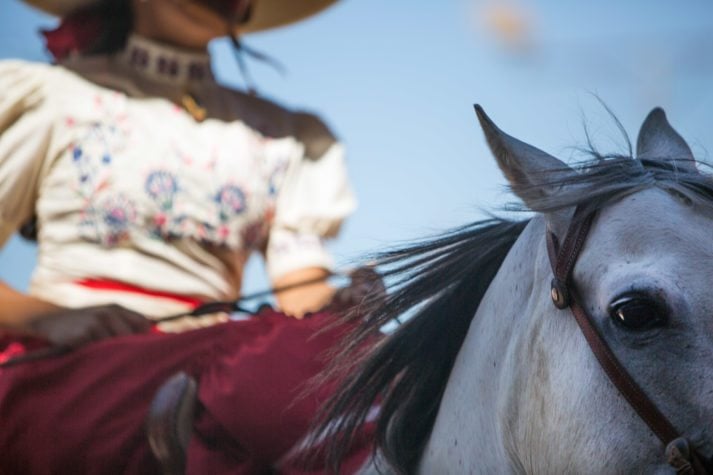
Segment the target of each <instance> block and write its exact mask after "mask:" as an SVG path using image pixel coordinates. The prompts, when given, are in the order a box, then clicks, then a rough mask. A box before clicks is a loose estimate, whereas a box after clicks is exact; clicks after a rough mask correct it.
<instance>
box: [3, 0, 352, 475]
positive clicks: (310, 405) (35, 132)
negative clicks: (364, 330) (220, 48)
mask: <svg viewBox="0 0 713 475" xmlns="http://www.w3.org/2000/svg"><path fill="white" fill-rule="evenodd" d="M28 1H29V0H28ZM29 3H31V4H33V5H34V6H36V7H39V8H41V9H43V10H45V11H47V12H50V13H53V14H55V15H58V16H60V17H62V19H63V20H62V23H61V25H60V26H59V28H58V29H57V30H55V31H54V32H49V33H47V34H46V37H47V40H48V49H49V50H50V51H51V52H53V54H54V55H55V56H56V58H57V64H55V65H44V64H33V63H26V62H22V61H3V62H1V63H0V243H2V242H5V241H6V239H7V238H8V237H9V236H10V235H11V234H12V233H13V232H15V231H17V230H18V229H20V228H21V227H22V226H23V225H24V224H26V223H27V222H29V221H31V220H35V222H36V225H37V231H38V232H37V237H38V261H37V268H36V269H35V272H34V274H33V278H32V282H31V286H30V290H29V293H28V294H24V293H20V292H17V291H16V290H14V289H12V288H10V287H9V286H7V285H5V284H0V324H2V326H3V327H5V328H7V329H10V330H11V331H12V337H11V338H10V339H9V341H10V344H9V345H6V348H7V350H6V357H7V355H8V354H9V353H13V354H17V353H21V352H22V351H24V349H23V348H24V347H27V346H33V345H37V344H38V343H37V340H32V339H31V340H29V342H28V340H26V339H25V340H20V339H18V338H17V336H18V335H22V336H25V337H32V338H35V339H41V340H42V341H45V342H49V343H50V344H52V345H56V346H61V347H72V348H75V347H79V346H81V345H83V344H84V343H87V342H96V343H93V344H92V345H88V346H83V347H81V348H78V349H76V350H75V351H73V352H72V353H70V354H68V355H66V356H63V357H61V358H51V359H47V360H42V361H38V362H34V363H31V364H26V365H19V366H13V367H8V368H2V369H0V420H2V421H3V430H2V431H0V432H1V433H0V447H1V448H2V451H1V452H2V454H3V455H2V456H0V472H3V473H5V472H6V471H7V472H12V471H21V472H25V473H36V472H37V473H41V472H46V471H48V470H51V471H52V472H53V473H59V472H61V471H62V470H67V471H69V472H71V473H82V472H93V473H110V472H112V471H118V472H122V473H124V472H142V471H144V468H145V467H147V466H151V465H150V462H148V461H149V460H153V459H152V458H151V456H150V453H149V451H148V448H147V446H146V443H145V440H144V438H143V435H142V432H141V430H140V429H141V427H142V422H143V418H144V417H145V414H146V410H147V407H148V404H149V402H150V399H151V396H152V395H153V393H154V392H155V390H156V389H157V388H158V387H159V386H160V384H161V383H162V382H163V381H164V380H165V379H166V378H168V377H169V376H170V375H171V374H173V373H175V372H176V371H185V372H187V373H189V374H190V375H192V376H193V377H195V378H197V379H198V380H199V391H198V399H199V406H198V407H199V410H198V412H197V415H196V420H195V424H194V427H196V431H197V433H198V434H199V435H200V436H199V437H194V438H193V439H192V441H191V445H190V447H189V449H188V469H189V471H194V472H195V473H209V472H210V473H217V472H220V471H228V472H231V473H236V472H239V471H244V472H245V473H255V472H257V471H261V470H266V469H268V468H269V469H274V468H275V467H276V466H278V465H279V464H278V460H279V459H280V458H281V457H283V456H284V455H285V453H286V452H287V450H288V449H289V448H290V447H291V446H292V445H293V444H294V443H295V442H296V441H297V440H298V439H299V437H300V436H301V435H303V433H304V430H305V429H306V427H307V425H308V423H309V419H310V418H311V416H312V415H313V413H314V411H315V410H316V408H317V407H318V405H319V401H320V399H319V398H318V397H317V396H316V395H315V397H314V398H302V399H298V400H297V402H294V399H295V396H296V395H297V394H298V393H299V391H300V390H301V389H303V388H302V383H303V382H304V381H305V380H306V379H308V378H310V377H311V376H313V375H314V374H316V373H317V372H319V370H320V369H321V367H322V363H323V362H322V360H321V359H320V358H318V357H317V355H318V354H320V353H321V352H322V351H323V350H324V349H326V348H328V347H329V346H330V345H331V344H332V343H333V342H334V339H335V338H336V337H337V334H340V332H339V331H337V330H328V331H326V332H322V333H319V335H318V336H317V337H313V334H314V333H315V332H316V331H317V330H320V329H323V328H324V327H325V326H326V325H328V323H330V322H331V321H332V316H331V314H330V313H328V312H322V313H316V314H315V313H314V312H316V311H318V310H319V309H322V308H324V307H325V306H327V305H328V304H329V303H330V302H331V301H333V299H334V298H335V291H334V289H333V288H331V287H330V286H329V285H328V284H326V283H325V282H324V281H320V282H315V281H316V280H319V279H321V278H324V277H327V276H328V275H329V273H330V266H331V259H330V257H329V255H328V253H327V252H326V251H325V248H324V245H323V241H324V239H326V238H330V237H333V236H334V235H336V233H337V231H338V229H339V227H340V224H341V223H342V221H343V219H344V218H345V217H346V216H347V215H348V214H349V213H351V211H352V210H353V208H354V205H355V203H354V198H353V196H352V192H351V189H350V186H349V183H348V180H347V177H346V172H345V166H344V161H343V148H342V146H341V145H340V144H339V143H338V142H337V140H336V139H335V138H334V136H333V135H332V134H331V133H330V132H329V130H328V129H327V127H325V125H324V124H323V123H322V121H321V120H319V118H317V117H315V116H313V115H310V114H306V113H303V112H294V111H290V110H288V109H286V108H284V107H282V106H280V105H278V104H275V103H273V102H270V101H267V100H265V99H262V98H259V97H257V96H255V95H254V94H249V93H244V92H240V91H235V90H231V89H227V88H224V87H222V86H220V85H218V84H217V83H216V82H215V80H214V78H213V76H212V74H211V71H210V58H209V56H208V53H207V49H206V47H207V44H208V42H209V41H210V40H212V39H214V38H216V37H219V36H224V35H226V34H231V35H236V36H237V35H242V34H245V33H250V32H254V31H260V30H265V29H268V28H273V27H277V26H281V25H285V24H288V23H291V22H294V21H297V20H299V19H302V18H304V17H306V16H309V15H311V14H314V13H316V12H318V11H320V10H322V9H323V8H325V7H327V6H328V5H329V4H331V3H333V1H332V0H300V1H296V0H103V1H101V0H31V1H29ZM236 44H239V43H238V42H237V41H236ZM256 251H257V252H259V253H261V254H262V255H263V256H264V257H265V262H266V265H267V270H268V274H269V275H270V277H271V280H272V283H273V285H274V286H275V287H283V286H289V285H291V284H294V283H299V282H303V281H310V282H312V284H310V285H306V286H298V287H295V288H293V289H291V290H289V291H285V292H282V293H280V294H278V295H277V301H278V305H279V308H280V310H281V312H283V313H277V312H274V311H266V312H264V314H263V315H262V317H261V318H259V319H253V320H248V321H245V322H230V323H222V322H225V321H226V320H227V316H226V315H225V314H212V315H209V316H207V317H204V318H203V319H188V318H187V319H182V320H178V321H174V322H172V323H171V324H170V325H165V326H163V327H162V328H161V329H162V330H164V331H172V332H174V331H175V332H182V331H184V330H187V329H191V328H195V327H203V326H209V325H213V324H215V323H222V324H221V325H217V326H212V327H210V328H205V329H201V330H195V331H192V332H186V333H181V334H178V335H173V336H166V335H161V334H158V333H146V332H147V331H148V330H149V328H151V327H152V325H151V320H152V319H160V318H161V317H165V316H167V315H173V314H176V313H185V312H188V311H190V310H191V309H193V308H195V307H197V306H199V305H201V304H203V303H206V302H210V301H216V300H220V301H224V300H234V299H236V298H237V297H238V296H239V289H240V286H241V278H242V272H243V267H244V264H245V262H246V261H247V258H248V256H249V255H250V254H251V253H252V252H256ZM345 295H346V297H345ZM348 296H349V291H345V292H342V293H341V294H339V295H337V300H339V301H342V302H343V301H345V300H349V298H348ZM287 315H289V316H292V317H296V318H290V317H288V316H287ZM305 315H308V316H309V318H305V319H304V320H298V319H300V318H302V317H304V316H305ZM109 337H122V338H111V339H110V338H109ZM99 340H101V341H99ZM23 345H24V346H23ZM324 391H326V389H324V388H322V394H323V393H324ZM318 393H319V391H318V392H317V393H315V394H318ZM109 415H113V416H112V417H109ZM28 421H29V422H28ZM28 424H29V427H32V430H29V431H28V430H24V429H23V428H24V427H27V426H28ZM77 450H81V451H82V455H83V456H82V460H81V462H78V461H77V460H76V453H77ZM70 462H72V463H70ZM146 464H149V465H146ZM3 465H4V467H3ZM281 467H282V468H283V469H284V467H285V465H284V462H283V465H282V466H281Z"/></svg>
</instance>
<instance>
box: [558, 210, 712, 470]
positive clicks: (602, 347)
mask: <svg viewBox="0 0 713 475" xmlns="http://www.w3.org/2000/svg"><path fill="white" fill-rule="evenodd" d="M595 215H596V211H592V210H585V208H583V207H577V209H576V210H575V212H574V215H573V216H572V220H571V221H570V224H569V228H568V229H567V234H566V235H565V238H564V241H563V242H562V245H561V246H560V245H559V242H558V240H557V236H555V234H554V233H553V232H552V231H550V230H548V231H547V252H548V255H549V258H550V264H551V266H552V272H553V274H554V277H553V278H552V287H551V291H550V296H551V297H552V302H553V303H554V305H555V306H556V307H557V308H558V309H560V310H564V309H567V308H569V309H570V310H571V311H572V313H573V314H574V318H575V320H576V321H577V324H578V325H579V328H580V329H581V330H582V334H583V335H584V338H585V339H586V340H587V343H588V344H589V348H590V349H591V350H592V353H594V356H595V357H596V358H597V360H598V361H599V365H600V366H601V368H602V369H603V370H604V372H605V373H606V374H607V376H608V377H609V380H610V381H611V382H612V384H613V385H614V386H615V387H616V388H617V390H618V391H619V393H620V394H621V395H622V396H623V397H624V399H626V400H627V401H628V403H629V405H630V406H631V407H632V408H633V409H634V411H636V413H637V414H638V415H639V417H640V418H641V419H642V420H643V421H644V422H645V423H646V425H648V426H649V428H650V429H651V431H652V432H653V433H654V434H656V436H657V437H658V438H659V440H660V441H661V442H662V443H663V445H664V446H665V447H666V450H665V454H666V459H667V462H668V463H669V465H671V466H672V467H673V468H675V469H676V473H678V474H682V475H683V474H685V475H688V474H696V475H698V474H713V461H712V460H710V459H707V458H706V457H704V456H702V455H701V454H700V453H699V452H697V451H696V449H695V448H694V447H692V446H691V444H690V443H689V441H688V440H687V439H686V438H685V437H683V436H682V435H681V434H680V432H679V431H678V430H677V429H676V428H675V427H674V426H673V424H671V422H670V421H669V420H668V419H667V418H666V416H665V415H664V414H663V413H662V412H661V411H660V410H659V409H658V407H656V404H654V403H653V402H652V401H651V399H649V397H648V396H647V395H646V393H645V392H644V391H643V390H642V389H641V387H640V386H639V385H638V384H637V383H636V381H635V380H634V379H633V378H632V377H631V375H630V374H629V373H628V372H627V371H626V369H625V368H624V367H623V366H622V365H621V363H620V362H619V360H618V359H617V357H616V356H615V355H614V353H613V352H612V350H611V348H610V347H609V345H608V344H607V342H606V341H605V340H604V339H603V338H602V336H601V334H600V333H599V332H598V331H597V329H596V327H595V326H594V324H593V323H592V319H591V317H590V316H589V315H588V314H587V312H586V311H585V310H584V308H582V305H581V303H580V298H579V296H578V294H577V289H576V286H575V285H574V283H573V282H572V270H573V268H574V265H575V263H576V262H577V258H578V257H579V253H580V251H581V250H582V247H583V245H584V242H585V240H586V239H587V235H588V234H589V230H590V228H591V225H592V221H593V220H594V216H595Z"/></svg>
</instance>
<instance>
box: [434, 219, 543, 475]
mask: <svg viewBox="0 0 713 475" xmlns="http://www.w3.org/2000/svg"><path fill="white" fill-rule="evenodd" d="M543 236H544V224H543V221H542V219H539V218H536V219H534V220H533V221H532V222H531V223H530V224H529V225H528V226H527V228H526V229H525V230H524V231H523V233H522V235H521V237H520V238H519V239H518V240H517V242H516V243H515V245H514V246H513V248H512V249H511V251H510V253H509V254H508V256H507V258H506V259H505V261H504V262H503V265H502V266H501V268H500V270H499V271H498V273H497V275H496V276H495V279H493V282H492V283H491V285H490V287H489V288H488V291H487V292H486V294H485V296H484V297H483V300H482V302H481V304H480V306H479V307H478V310H477V312H476V315H475V318H474V319H473V322H472V323H471V325H470V329H469V330H468V335H467V336H466V339H465V341H464V342H463V346H462V348H461V350H460V352H459V354H458V357H457V359H456V362H455V365H454V367H453V370H452V372H451V375H450V378H449V381H448V386H447V387H446V391H445V393H444V395H443V400H442V401H441V406H440V409H439V413H438V417H437V419H436V423H435V425H434V428H433V432H432V433H431V438H430V440H429V442H428V445H427V447H426V451H425V452H424V454H423V458H422V460H421V466H420V469H421V470H420V471H421V472H422V473H503V472H511V471H524V467H522V465H521V464H520V463H519V462H518V457H517V455H516V454H517V449H516V447H515V445H516V442H515V441H514V440H512V437H511V433H510V430H509V428H508V418H514V417H517V415H516V414H512V413H509V412H510V410H511V409H512V408H511V407H510V406H511V404H509V403H508V398H509V397H510V394H512V393H513V388H512V387H511V386H512V384H513V381H518V379H519V378H518V377H517V375H516V374H515V373H516V372H517V371H518V370H519V368H521V367H522V362H521V361H518V359H519V358H521V357H522V355H521V354H519V350H518V348H519V345H518V344H517V340H518V339H519V338H518V336H519V335H520V334H521V333H522V332H523V331H525V330H524V328H523V327H525V326H526V325H525V324H523V323H524V320H525V319H526V318H527V315H528V314H529V313H530V312H531V311H532V309H531V308H529V307H530V306H531V305H533V304H536V303H535V302H536V301H537V300H538V299H536V298H532V296H533V295H536V293H537V292H539V291H540V286H541V285H542V284H541V282H543V281H544V282H549V277H548V276H545V275H538V269H543V267H545V264H544V263H546V256H545V254H546V251H545V248H544V246H543V242H544V240H543ZM533 257H534V258H533ZM540 273H543V274H544V272H542V271H540ZM518 363H520V364H518Z"/></svg>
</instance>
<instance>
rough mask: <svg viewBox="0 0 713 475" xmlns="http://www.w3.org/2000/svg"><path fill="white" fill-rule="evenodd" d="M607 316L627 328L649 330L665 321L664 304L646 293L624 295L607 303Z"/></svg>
mask: <svg viewBox="0 0 713 475" xmlns="http://www.w3.org/2000/svg"><path fill="white" fill-rule="evenodd" d="M609 316H610V317H611V318H612V319H613V320H614V323H616V324H617V325H620V326H622V327H624V328H626V329H627V330H650V329H652V328H657V327H662V326H664V325H665V324H666V321H667V312H666V308H665V306H664V305H662V304H661V303H660V302H658V301H656V300H655V299H652V298H651V297H649V296H646V295H625V296H622V297H620V298H618V299H616V300H614V301H613V302H612V303H611V304H610V305H609Z"/></svg>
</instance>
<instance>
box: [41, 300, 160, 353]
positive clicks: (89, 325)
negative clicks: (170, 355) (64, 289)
mask: <svg viewBox="0 0 713 475" xmlns="http://www.w3.org/2000/svg"><path fill="white" fill-rule="evenodd" d="M28 327H29V328H28V329H29V330H30V332H31V333H32V334H33V335H35V336H38V337H40V338H44V339H46V340H47V341H49V342H50V343H52V344H53V345H55V346H63V347H67V348H76V347H78V346H81V345H84V344H86V343H89V342H92V341H98V340H103V339H105V338H111V337H116V336H121V335H130V334H134V333H145V332H147V331H148V330H149V329H150V328H151V321H150V320H148V319H147V318H146V317H144V316H143V315H141V314H138V313H136V312H134V311H131V310H129V309H126V308H124V307H122V306H120V305H99V306H95V307H85V308H76V309H61V310H57V311H53V312H51V313H47V314H44V315H42V316H40V317H37V318H34V319H33V320H31V321H30V322H29V323H28Z"/></svg>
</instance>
